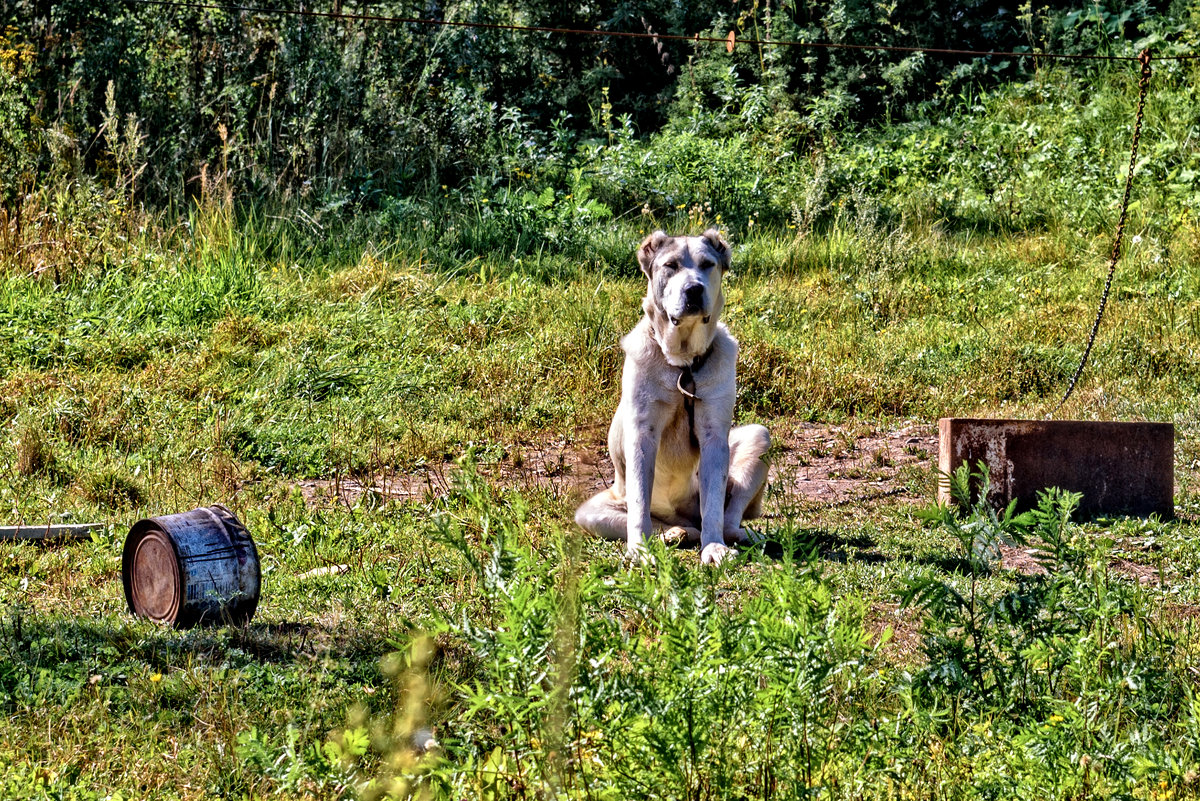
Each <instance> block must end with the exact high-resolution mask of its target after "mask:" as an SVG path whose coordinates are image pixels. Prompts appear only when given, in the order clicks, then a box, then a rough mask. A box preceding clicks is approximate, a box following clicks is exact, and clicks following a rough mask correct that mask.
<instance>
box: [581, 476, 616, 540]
mask: <svg viewBox="0 0 1200 801" xmlns="http://www.w3.org/2000/svg"><path fill="white" fill-rule="evenodd" d="M628 521H629V515H628V511H627V509H626V506H625V500H624V499H623V498H621V499H618V498H617V496H616V495H615V494H614V493H613V491H612V488H611V487H610V488H609V489H606V490H604V491H603V492H598V493H596V494H595V495H593V496H592V497H591V498H589V499H588V500H586V501H584V503H583V505H582V506H580V507H579V509H578V510H576V512H575V522H576V523H578V524H579V527H580V528H582V529H584V530H585V531H590V532H591V533H593V534H596V535H597V536H600V537H603V538H604V539H606V540H618V541H624V540H625V537H626V532H627V531H628V526H629V523H628Z"/></svg>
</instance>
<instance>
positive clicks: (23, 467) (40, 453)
mask: <svg viewBox="0 0 1200 801" xmlns="http://www.w3.org/2000/svg"><path fill="white" fill-rule="evenodd" d="M55 462H56V459H55V456H54V450H53V449H52V448H51V447H50V443H49V442H48V441H47V440H46V435H45V434H44V433H43V432H42V430H41V429H40V428H38V427H37V426H35V425H30V424H26V425H23V426H21V428H20V429H19V430H18V432H17V460H16V466H15V467H16V471H17V475H19V476H25V477H26V478H29V477H32V476H40V475H45V474H47V473H49V472H50V471H51V470H53V468H54V466H55Z"/></svg>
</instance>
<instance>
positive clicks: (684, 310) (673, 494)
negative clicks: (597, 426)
mask: <svg viewBox="0 0 1200 801" xmlns="http://www.w3.org/2000/svg"><path fill="white" fill-rule="evenodd" d="M637 256H638V263H639V264H640V265H641V267H642V272H644V273H645V274H646V277H647V278H648V279H649V282H650V283H649V288H648V290H647V292H646V297H645V299H644V300H643V301H642V308H643V309H644V310H645V316H644V317H643V318H642V320H641V322H639V323H638V324H637V326H636V327H635V328H634V329H633V330H632V331H630V332H629V333H628V334H627V335H626V336H625V338H624V339H622V340H621V347H622V348H623V349H624V351H625V366H624V368H623V369H622V373H621V402H620V405H618V406H617V413H616V415H615V416H614V417H613V421H612V426H611V427H610V428H609V430H608V449H609V452H610V453H611V454H612V460H613V466H614V467H615V468H616V480H615V481H614V482H613V485H612V486H611V487H610V488H608V489H606V490H604V491H603V492H601V493H599V494H597V495H595V496H594V497H592V498H591V499H590V500H588V501H587V502H586V503H584V504H583V505H582V506H581V507H579V511H578V512H576V513H575V521H576V522H577V523H578V524H579V525H580V526H582V527H583V528H585V529H587V530H588V531H591V532H593V533H595V534H599V535H600V536H602V537H605V538H607V539H613V540H620V539H624V540H625V541H626V545H627V551H626V553H627V555H628V556H629V557H630V558H633V559H635V560H641V559H642V558H644V553H645V552H644V547H643V542H644V539H645V537H647V536H649V534H650V532H651V531H652V530H653V529H655V528H657V529H659V530H662V531H663V537H664V539H669V540H679V539H683V540H687V541H690V542H695V541H696V540H697V539H699V541H700V547H701V551H700V561H701V562H702V563H704V564H717V563H719V562H720V561H721V560H723V559H725V558H726V557H727V556H730V555H731V554H735V553H736V551H735V550H733V549H732V548H730V547H729V545H730V544H732V543H738V542H745V541H746V531H745V529H744V528H742V521H743V520H744V519H749V518H753V517H757V516H758V515H759V514H760V513H761V508H762V496H763V489H764V487H765V486H766V481H767V459H766V457H767V449H768V448H769V447H770V444H771V438H770V435H769V434H768V433H767V429H766V428H764V427H762V426H759V425H747V426H740V427H738V428H734V429H732V430H731V426H732V423H733V401H734V396H735V395H736V392H737V387H736V382H737V379H736V367H737V354H738V344H737V341H736V340H735V339H734V338H733V337H732V336H730V334H729V330H728V329H727V328H726V327H725V324H724V323H721V322H719V321H718V318H719V317H720V314H721V309H722V308H723V307H724V305H725V299H724V296H723V295H722V293H721V278H722V276H723V275H724V274H725V271H726V270H728V269H729V245H728V244H727V243H726V242H725V240H724V239H722V238H721V235H720V233H719V232H717V231H716V230H713V229H710V230H708V231H705V232H704V233H703V234H702V235H701V236H676V237H670V236H667V235H666V234H664V233H663V232H662V231H655V232H654V233H653V234H651V235H650V236H648V237H646V239H645V241H643V242H642V244H641V246H640V247H639V248H638V253H637Z"/></svg>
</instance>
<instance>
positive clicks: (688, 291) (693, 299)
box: [683, 284, 704, 312]
mask: <svg viewBox="0 0 1200 801" xmlns="http://www.w3.org/2000/svg"><path fill="white" fill-rule="evenodd" d="M683 308H684V311H689V312H698V311H700V310H701V309H703V308H704V284H691V285H689V286H686V287H684V288H683Z"/></svg>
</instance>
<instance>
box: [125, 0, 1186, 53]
mask: <svg viewBox="0 0 1200 801" xmlns="http://www.w3.org/2000/svg"><path fill="white" fill-rule="evenodd" d="M126 2H128V3H130V4H133V5H142V6H159V7H163V8H182V9H192V10H201V11H224V12H240V13H248V14H282V15H287V16H296V17H313V18H321V19H334V20H346V21H353V22H372V23H387V24H393V25H397V24H400V25H427V26H444V27H450V28H471V29H476V30H490V31H512V32H518V33H547V34H558V35H562V36H598V37H614V38H621V39H652V40H654V41H656V42H657V41H676V42H699V43H705V44H725V45H726V46H727V47H730V48H732V47H733V46H735V45H738V44H745V45H749V46H752V47H794V48H808V49H812V50H822V49H823V50H859V51H878V52H887V53H927V54H930V55H935V56H948V57H949V56H955V57H968V58H1033V59H1055V60H1063V61H1137V60H1138V57H1137V56H1113V55H1101V54H1098V53H1041V52H1035V51H1024V52H1021V51H1002V50H962V49H955V48H948V47H918V46H915V45H912V46H910V45H869V44H849V43H845V42H803V41H791V40H785V39H740V38H737V37H736V36H735V35H734V34H733V33H732V32H731V33H730V34H729V35H728V36H708V35H704V34H699V33H697V34H692V35H683V34H667V33H649V32H645V31H612V30H601V29H596V28H557V27H551V26H545V25H518V24H515V23H502V22H475V21H460V20H446V19H431V18H427V17H407V16H391V15H382V14H364V13H357V14H351V13H346V12H343V11H316V10H310V9H295V8H269V7H265V6H252V5H242V4H232V3H206V2H191V1H190V0H126ZM1194 58H1200V54H1183V55H1168V56H1155V57H1154V59H1155V60H1156V61H1169V60H1188V59H1194Z"/></svg>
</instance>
